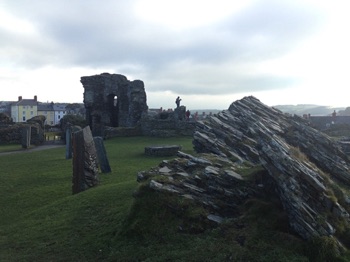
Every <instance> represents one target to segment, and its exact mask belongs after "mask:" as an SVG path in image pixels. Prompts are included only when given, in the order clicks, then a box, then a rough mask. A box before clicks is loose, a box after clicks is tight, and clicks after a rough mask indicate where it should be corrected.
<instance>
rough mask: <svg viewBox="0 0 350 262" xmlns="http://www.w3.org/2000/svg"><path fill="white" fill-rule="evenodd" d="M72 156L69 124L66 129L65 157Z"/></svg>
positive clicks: (69, 157)
mask: <svg viewBox="0 0 350 262" xmlns="http://www.w3.org/2000/svg"><path fill="white" fill-rule="evenodd" d="M71 158H72V129H71V127H70V126H68V127H67V129H66V159H71Z"/></svg>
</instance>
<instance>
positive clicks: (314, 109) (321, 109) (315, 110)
mask: <svg viewBox="0 0 350 262" xmlns="http://www.w3.org/2000/svg"><path fill="white" fill-rule="evenodd" d="M273 107H274V108H277V109H279V110H281V111H282V112H284V113H289V114H296V115H304V114H311V115H312V116H325V115H331V114H332V113H333V112H334V110H335V111H336V112H339V111H344V110H345V107H331V106H320V105H312V104H300V105H277V106H273Z"/></svg>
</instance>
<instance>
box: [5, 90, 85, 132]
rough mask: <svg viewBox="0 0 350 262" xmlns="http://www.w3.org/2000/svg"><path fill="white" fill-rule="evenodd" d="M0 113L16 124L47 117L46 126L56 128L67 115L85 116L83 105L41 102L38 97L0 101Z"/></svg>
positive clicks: (20, 97)
mask: <svg viewBox="0 0 350 262" xmlns="http://www.w3.org/2000/svg"><path fill="white" fill-rule="evenodd" d="M0 113H4V114H7V115H8V116H10V117H11V118H12V121H13V122H15V123H20V122H26V121H27V120H28V119H31V118H33V117H34V116H38V115H43V116H45V117H46V121H45V125H50V126H55V125H58V124H59V123H60V120H61V119H62V118H63V117H64V116H65V115H66V114H74V115H80V116H82V117H84V116H85V108H84V104H83V103H73V104H69V103H54V102H46V103H43V102H39V101H38V97H37V96H34V97H33V98H32V99H24V98H23V97H22V96H19V97H18V100H17V101H0Z"/></svg>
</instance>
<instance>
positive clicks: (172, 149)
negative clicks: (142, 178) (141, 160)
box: [145, 145, 181, 156]
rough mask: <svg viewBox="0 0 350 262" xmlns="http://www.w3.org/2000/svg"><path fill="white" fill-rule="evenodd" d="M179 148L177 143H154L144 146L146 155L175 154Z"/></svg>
mask: <svg viewBox="0 0 350 262" xmlns="http://www.w3.org/2000/svg"><path fill="white" fill-rule="evenodd" d="M179 150H181V146H178V145H154V146H147V147H145V154H146V155H148V156H175V155H176V154H177V152H179Z"/></svg>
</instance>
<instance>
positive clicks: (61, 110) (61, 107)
mask: <svg viewBox="0 0 350 262" xmlns="http://www.w3.org/2000/svg"><path fill="white" fill-rule="evenodd" d="M67 105H68V104H54V105H53V110H54V112H55V118H54V119H55V120H54V125H57V124H59V123H60V120H61V119H62V118H63V117H64V116H65V115H66V114H67V110H66V106H67Z"/></svg>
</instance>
